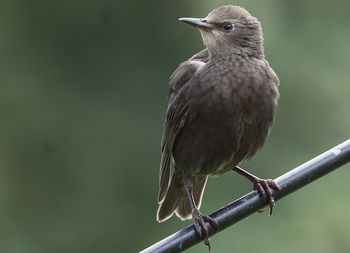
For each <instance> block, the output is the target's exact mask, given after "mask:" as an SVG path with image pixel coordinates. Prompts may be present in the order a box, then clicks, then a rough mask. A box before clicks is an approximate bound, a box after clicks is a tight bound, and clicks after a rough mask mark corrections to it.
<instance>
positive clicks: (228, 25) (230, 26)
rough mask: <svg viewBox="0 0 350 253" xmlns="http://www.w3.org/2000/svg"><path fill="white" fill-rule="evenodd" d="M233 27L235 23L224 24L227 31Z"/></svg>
mask: <svg viewBox="0 0 350 253" xmlns="http://www.w3.org/2000/svg"><path fill="white" fill-rule="evenodd" d="M232 28H233V25H232V24H225V25H224V29H225V30H226V31H228V30H231V29H232Z"/></svg>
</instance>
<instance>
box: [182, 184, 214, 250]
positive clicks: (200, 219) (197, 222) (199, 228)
mask: <svg viewBox="0 0 350 253" xmlns="http://www.w3.org/2000/svg"><path fill="white" fill-rule="evenodd" d="M186 192H187V196H188V199H189V201H190V204H191V208H192V218H193V225H194V227H195V229H196V232H197V234H198V235H199V237H200V238H202V235H203V238H204V243H205V245H207V246H208V248H209V251H210V239H209V234H208V228H207V227H206V225H205V223H204V221H207V222H209V223H210V224H211V225H212V226H213V227H214V228H215V229H218V228H219V224H218V223H217V222H216V221H215V220H214V219H213V218H211V217H209V216H208V215H203V214H201V213H200V211H199V210H198V208H197V206H196V204H195V202H194V198H193V187H192V185H188V186H186Z"/></svg>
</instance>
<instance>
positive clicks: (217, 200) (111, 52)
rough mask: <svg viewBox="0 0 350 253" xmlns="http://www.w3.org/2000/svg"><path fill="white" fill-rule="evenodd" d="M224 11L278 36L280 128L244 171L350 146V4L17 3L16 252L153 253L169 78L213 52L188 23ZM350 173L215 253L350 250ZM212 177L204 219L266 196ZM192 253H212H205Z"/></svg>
mask: <svg viewBox="0 0 350 253" xmlns="http://www.w3.org/2000/svg"><path fill="white" fill-rule="evenodd" d="M222 4H236V5H241V6H243V7H245V8H246V9H248V11H250V12H251V13H252V14H253V15H254V16H256V17H257V18H258V19H259V20H260V21H261V22H262V25H263V31H264V36H265V54H266V57H267V59H268V60H269V62H270V64H271V66H272V67H273V68H274V69H275V71H276V73H277V74H278V76H279V78H280V81H281V86H280V93H281V99H280V101H279V110H278V113H277V117H276V124H275V126H274V128H273V130H272V132H271V135H270V137H269V139H268V141H267V143H266V145H265V147H264V148H263V149H262V150H261V152H260V153H259V154H258V155H256V156H255V157H254V158H253V159H252V160H251V161H249V162H247V163H244V164H243V165H242V167H243V168H245V169H247V170H249V171H251V172H253V173H255V174H257V175H258V176H261V177H272V178H273V177H277V176H279V175H281V174H283V173H284V172H286V171H288V170H290V169H292V168H294V167H296V166H297V165H299V164H301V163H303V162H304V161H307V160H308V159H310V158H312V157H314V156H316V155H318V154H320V153H321V152H323V151H325V150H327V149H329V148H331V147H333V146H334V145H336V144H338V143H340V142H342V141H344V140H346V139H348V138H349V130H350V117H349V116H350V115H349V109H350V85H349V79H350V71H349V70H350V49H349V45H350V44H349V41H350V16H349V9H350V2H349V1H345V0H344V1H338V0H334V1H316V0H312V1H311V0H310V1H302V0H294V1H288V0H283V1H282V0H266V1H265V0H264V1H262V0H256V1H254V0H246V1H210V0H205V1H203V0H201V1H200V0H178V1H164V0H154V1H109V0H102V1H101V0H100V1H97V0H95V1H67V0H63V1H49V0H45V1H44V0H41V1H40V0H33V1H18V0H12V1H4V0H3V1H1V4H0V6H1V8H0V33H1V35H0V49H1V51H0V84H1V85H0V89H1V92H0V103H1V106H0V110H1V114H0V115H1V117H2V120H1V126H0V130H1V131H0V140H1V141H0V252H6V253H17V252H18V253H22V252H23V253H24V252H25V253H27V252H28V253H29V252H30V253H31V252H33V253H34V252H35V253H38V252H137V251H139V250H141V249H143V248H145V247H148V246H149V245H151V244H153V243H155V242H157V241H158V240H160V239H162V238H164V237H165V236H168V235H169V234H171V233H172V232H174V231H176V230H178V229H180V228H182V227H184V226H187V225H188V224H191V221H186V222H181V221H180V220H179V219H177V218H175V217H173V218H172V219H170V220H168V221H167V222H165V223H161V224H158V223H157V222H156V219H155V217H156V210H157V202H156V197H157V191H158V167H159V159H160V140H161V133H162V126H163V121H164V115H165V109H166V95H167V89H168V78H169V76H170V74H171V73H172V71H173V70H174V69H175V68H176V66H177V65H178V64H179V63H180V62H181V61H183V60H185V59H187V58H188V57H190V56H191V55H193V54H194V53H196V52H198V51H199V50H201V49H202V48H203V44H202V41H201V37H200V34H199V32H198V31H196V30H195V29H193V28H192V27H190V26H188V25H185V24H183V23H180V22H179V21H177V19H178V18H179V17H182V16H189V17H203V16H206V14H207V13H208V12H209V11H211V10H212V9H214V8H216V7H218V6H220V5H222ZM349 178H350V165H347V166H344V167H342V168H341V169H339V170H337V171H335V172H334V173H332V174H330V175H328V176H326V177H323V178H321V179H320V180H318V181H316V182H315V183H313V184H311V185H309V186H307V187H306V188H304V189H302V190H300V191H298V192H297V193H295V194H293V195H291V196H289V197H287V198H285V199H283V200H281V201H279V202H278V203H277V207H276V209H275V213H274V215H273V216H272V217H268V216H267V212H266V211H265V212H264V213H263V214H255V215H252V216H251V217H249V218H248V219H245V220H244V221H242V222H240V223H238V224H237V225H235V226H233V227H231V228H229V229H226V230H225V231H223V232H221V233H219V234H217V235H215V236H214V237H212V240H211V241H212V251H213V252H253V251H257V250H259V252H269V253H271V252H287V253H288V252H318V253H322V252H349V251H350V242H349V234H350V219H349V218H348V215H349V213H350V202H349V188H348V184H349ZM251 187H252V186H251V184H250V183H249V182H248V181H247V180H245V179H243V178H242V177H240V176H238V175H237V174H234V173H228V174H225V175H224V176H221V177H218V178H214V179H211V180H209V182H208V185H207V188H206V192H205V195H204V201H203V205H202V208H201V210H202V212H203V213H211V212H213V211H214V210H216V209H218V208H219V207H222V206H223V205H225V204H227V203H229V202H231V201H233V200H234V199H236V198H238V197H240V196H241V195H243V194H245V193H247V192H248V191H250V190H251ZM189 252H207V248H206V247H205V245H204V244H202V243H201V244H199V245H196V246H195V247H193V248H191V249H190V250H189Z"/></svg>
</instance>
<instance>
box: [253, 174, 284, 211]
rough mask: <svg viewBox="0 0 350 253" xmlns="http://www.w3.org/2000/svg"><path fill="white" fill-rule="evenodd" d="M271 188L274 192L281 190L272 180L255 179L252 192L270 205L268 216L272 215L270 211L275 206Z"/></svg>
mask: <svg viewBox="0 0 350 253" xmlns="http://www.w3.org/2000/svg"><path fill="white" fill-rule="evenodd" d="M271 188H273V189H275V190H281V188H280V187H279V185H278V184H277V183H276V182H275V181H274V180H272V179H261V178H257V179H256V180H255V181H254V190H257V191H258V192H259V194H260V195H261V197H262V198H263V200H264V202H268V203H269V205H270V212H269V215H272V210H273V208H274V206H275V199H274V197H273V196H272V191H271Z"/></svg>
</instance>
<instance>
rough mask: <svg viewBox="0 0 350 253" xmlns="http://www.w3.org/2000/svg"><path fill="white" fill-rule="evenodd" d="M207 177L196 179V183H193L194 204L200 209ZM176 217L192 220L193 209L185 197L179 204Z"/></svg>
mask: <svg viewBox="0 0 350 253" xmlns="http://www.w3.org/2000/svg"><path fill="white" fill-rule="evenodd" d="M207 179H208V177H207V176H203V177H195V178H194V182H193V198H194V202H195V204H196V206H197V208H198V209H199V208H200V206H201V202H202V197H203V192H204V188H205V185H206V183H207ZM175 213H176V215H177V216H178V217H179V218H181V219H183V220H184V219H191V218H192V208H191V205H190V201H189V199H188V197H187V195H185V196H184V197H183V198H182V199H181V201H180V202H179V203H178V205H177V207H176V210H175Z"/></svg>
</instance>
